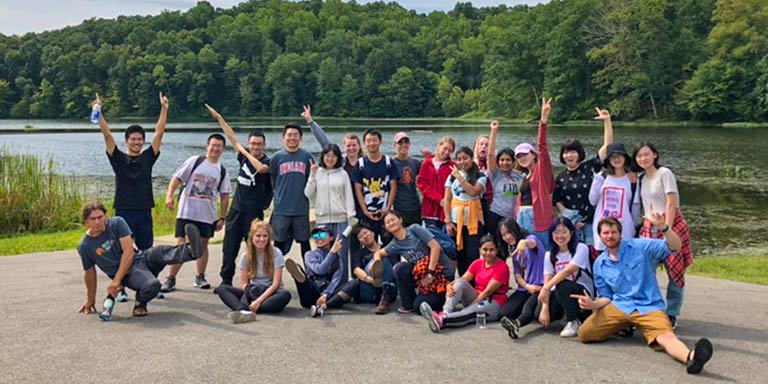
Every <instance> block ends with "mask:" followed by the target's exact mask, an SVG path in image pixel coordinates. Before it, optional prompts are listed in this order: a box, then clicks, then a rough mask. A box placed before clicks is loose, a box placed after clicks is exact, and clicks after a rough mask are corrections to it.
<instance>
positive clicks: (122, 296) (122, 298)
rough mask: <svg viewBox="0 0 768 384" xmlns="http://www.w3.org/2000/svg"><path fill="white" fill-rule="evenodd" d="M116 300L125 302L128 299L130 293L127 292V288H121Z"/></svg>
mask: <svg viewBox="0 0 768 384" xmlns="http://www.w3.org/2000/svg"><path fill="white" fill-rule="evenodd" d="M115 300H116V301H117V302H118V303H125V302H126V301H128V295H127V294H126V293H125V288H123V289H121V290H120V292H118V293H117V297H115Z"/></svg>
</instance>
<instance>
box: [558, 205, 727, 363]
mask: <svg viewBox="0 0 768 384" xmlns="http://www.w3.org/2000/svg"><path fill="white" fill-rule="evenodd" d="M649 212H650V214H649V215H648V219H649V220H650V221H651V222H652V223H653V224H654V225H656V228H659V229H660V230H661V232H662V233H664V240H656V239H653V240H651V239H630V240H622V239H621V229H622V228H621V223H620V222H619V221H618V220H616V219H615V218H613V217H605V218H603V219H602V220H600V222H599V223H598V226H597V229H598V233H599V235H600V240H602V242H603V244H605V248H606V249H605V251H604V252H603V253H602V254H601V255H600V256H599V257H598V258H597V260H595V265H594V276H595V288H597V290H598V292H599V294H598V298H597V299H596V300H592V299H591V298H590V297H589V295H588V294H587V293H586V292H585V293H584V295H571V297H573V298H576V299H578V300H579V305H580V306H581V308H582V309H586V310H592V311H594V313H593V314H592V315H590V316H589V318H588V319H587V320H586V321H585V322H584V324H583V325H582V326H581V328H580V329H579V333H578V335H579V340H581V341H582V342H584V343H590V342H598V341H603V340H605V339H607V338H608V337H609V336H611V335H613V334H615V333H616V332H618V331H619V330H621V329H624V328H625V327H627V326H630V325H635V326H637V327H638V328H640V329H641V330H642V332H643V336H644V337H645V339H646V341H647V342H648V346H649V347H651V348H653V349H654V350H657V351H661V350H664V351H666V352H667V354H668V355H670V356H671V357H672V358H674V359H675V360H677V361H679V362H681V363H683V364H685V367H686V371H687V372H688V373H694V374H695V373H699V372H701V370H702V369H703V368H704V364H706V363H707V361H709V359H710V358H712V343H710V341H709V340H708V339H706V338H701V339H699V340H698V341H697V342H696V345H695V346H694V349H693V350H689V349H688V347H686V346H685V344H683V342H682V341H680V339H678V338H677V336H676V335H675V333H674V331H673V330H672V324H671V323H670V322H669V318H668V317H667V315H666V314H665V313H664V309H665V305H664V300H663V299H662V297H661V291H660V290H659V284H658V281H656V266H657V265H658V264H659V263H660V262H662V261H663V260H664V259H666V258H667V256H669V255H670V254H671V253H672V252H675V251H677V250H678V249H680V246H681V243H680V238H679V237H678V236H677V234H675V232H674V231H672V229H671V228H670V227H668V226H667V225H666V224H665V223H664V218H663V216H662V215H661V214H660V213H655V212H654V211H653V206H651V207H650V210H649Z"/></svg>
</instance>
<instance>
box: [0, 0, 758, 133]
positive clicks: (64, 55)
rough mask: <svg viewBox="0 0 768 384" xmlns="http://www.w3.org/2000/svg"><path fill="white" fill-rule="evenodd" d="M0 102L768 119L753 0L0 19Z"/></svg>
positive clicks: (36, 113)
mask: <svg viewBox="0 0 768 384" xmlns="http://www.w3.org/2000/svg"><path fill="white" fill-rule="evenodd" d="M0 58H2V59H0V118H7V117H14V118H29V117H35V118H56V117H70V118H71V117H80V118H82V117H85V116H87V115H88V111H89V109H90V106H89V100H91V99H92V97H93V93H94V92H97V91H98V92H100V93H101V95H102V97H103V98H104V101H105V113H107V114H108V115H109V116H111V117H116V116H153V115H156V114H157V113H158V105H157V103H156V98H157V92H158V91H163V92H164V93H165V94H166V95H167V96H168V97H170V98H171V101H172V104H171V105H172V107H171V108H172V110H171V114H172V115H174V116H201V117H202V116H205V111H204V109H203V108H202V107H201V105H202V103H205V102H207V103H209V104H211V105H214V106H215V107H217V108H218V109H219V110H220V111H222V112H223V113H224V114H226V115H227V116H253V115H284V116H295V115H296V114H297V113H298V111H299V110H300V105H301V104H314V105H313V107H314V110H315V111H316V112H317V113H318V114H321V115H324V116H331V115H335V116H342V117H351V116H370V117H427V116H445V117H454V116H463V115H471V116H484V117H494V116H503V117H506V118H519V119H531V118H535V117H536V116H537V115H538V109H539V107H538V102H539V100H540V99H541V96H542V95H547V96H549V97H553V98H554V100H555V108H554V109H553V113H552V116H551V119H552V120H553V121H567V120H582V119H588V118H590V117H591V116H592V112H593V110H594V109H593V107H594V105H601V106H607V107H609V108H610V109H611V110H612V112H613V115H614V116H616V117H618V118H619V119H622V120H635V119H659V120H672V119H689V118H696V119H701V120H710V121H745V120H751V121H766V120H768V96H766V95H768V6H766V5H765V1H764V0H717V1H716V0H558V1H550V2H547V3H546V4H540V5H537V6H533V7H530V6H525V5H520V6H515V7H512V8H510V7H507V6H505V5H501V6H497V7H489V8H476V7H474V6H473V5H472V3H469V2H458V3H456V5H455V6H454V8H453V10H451V11H449V12H447V13H446V12H431V13H429V14H418V13H416V12H414V11H409V10H406V9H404V8H403V7H402V6H400V5H398V4H397V3H394V2H389V3H385V2H372V3H368V4H365V5H360V4H358V3H356V2H344V1H341V0H326V1H320V0H304V1H288V0H250V1H247V2H244V3H242V4H240V5H238V6H235V7H233V8H231V9H220V8H219V9H216V8H214V7H213V6H211V4H209V3H208V2H206V1H200V2H198V3H197V5H195V6H194V7H193V8H192V9H190V10H188V11H186V12H178V11H176V12H163V13H161V14H160V15H157V16H131V17H124V16H121V17H118V18H117V19H116V20H97V19H91V20H87V21H85V22H84V23H82V24H81V25H78V26H74V27H68V28H64V29H61V30H58V31H50V32H43V33H39V34H34V33H30V34H26V35H24V36H2V35H0Z"/></svg>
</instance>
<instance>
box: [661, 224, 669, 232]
mask: <svg viewBox="0 0 768 384" xmlns="http://www.w3.org/2000/svg"><path fill="white" fill-rule="evenodd" d="M668 231H669V225H667V227H666V228H664V229H662V230H661V233H667V232H668Z"/></svg>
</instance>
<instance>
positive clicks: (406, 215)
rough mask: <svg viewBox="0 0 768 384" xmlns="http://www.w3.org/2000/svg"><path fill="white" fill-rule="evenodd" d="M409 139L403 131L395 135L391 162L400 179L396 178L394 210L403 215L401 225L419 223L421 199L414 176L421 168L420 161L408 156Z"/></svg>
mask: <svg viewBox="0 0 768 384" xmlns="http://www.w3.org/2000/svg"><path fill="white" fill-rule="evenodd" d="M410 150H411V139H410V138H409V137H408V134H407V133H405V132H398V133H397V134H396V135H395V152H396V153H397V155H396V156H395V157H394V158H393V159H392V162H393V163H394V164H395V166H396V167H397V173H399V174H400V179H398V180H397V195H395V205H394V207H395V210H396V211H398V212H400V214H402V215H403V225H405V226H406V227H407V226H409V225H411V224H421V201H420V200H419V193H418V192H417V191H416V177H417V176H418V175H419V169H421V161H418V160H416V159H414V158H413V157H410V155H409V151H410Z"/></svg>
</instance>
